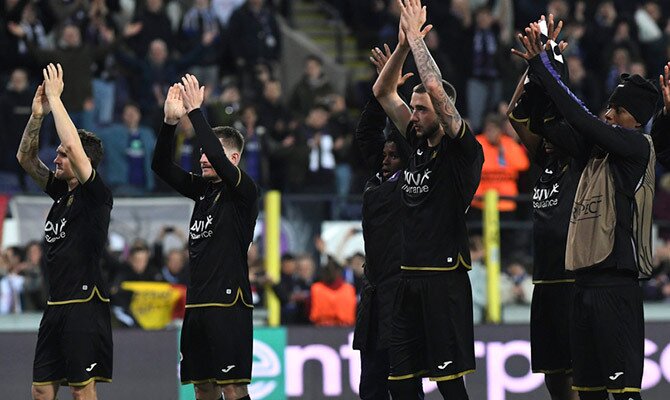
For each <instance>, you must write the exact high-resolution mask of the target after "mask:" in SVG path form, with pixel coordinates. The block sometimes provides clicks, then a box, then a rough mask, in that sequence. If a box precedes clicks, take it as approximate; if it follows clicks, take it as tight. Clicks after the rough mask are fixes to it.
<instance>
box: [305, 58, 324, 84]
mask: <svg viewBox="0 0 670 400" xmlns="http://www.w3.org/2000/svg"><path fill="white" fill-rule="evenodd" d="M321 67H322V66H321V63H320V62H319V61H317V60H314V59H309V60H307V62H306V63H305V75H307V78H309V79H311V80H317V79H319V78H320V77H321Z"/></svg>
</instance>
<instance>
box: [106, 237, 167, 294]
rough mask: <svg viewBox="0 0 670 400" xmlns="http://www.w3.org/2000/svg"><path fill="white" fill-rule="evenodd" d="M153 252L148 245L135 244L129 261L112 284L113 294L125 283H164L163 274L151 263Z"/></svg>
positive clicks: (129, 254)
mask: <svg viewBox="0 0 670 400" xmlns="http://www.w3.org/2000/svg"><path fill="white" fill-rule="evenodd" d="M150 261H151V251H150V250H149V247H148V246H147V245H146V244H135V245H133V247H131V248H130V252H129V253H128V259H127V260H126V262H125V264H124V265H123V267H122V270H121V271H120V272H119V274H118V275H117V276H116V279H115V282H114V283H113V284H112V292H113V293H114V292H116V291H118V289H120V287H121V284H122V283H123V282H130V281H149V282H160V281H162V278H161V273H160V272H159V271H158V270H157V268H156V267H155V266H153V265H152V264H151V263H150Z"/></svg>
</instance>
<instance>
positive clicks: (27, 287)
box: [0, 0, 670, 325]
mask: <svg viewBox="0 0 670 400" xmlns="http://www.w3.org/2000/svg"><path fill="white" fill-rule="evenodd" d="M424 4H425V5H426V6H427V8H428V22H429V23H433V24H434V25H435V28H434V29H433V30H432V31H431V32H430V34H429V35H428V36H427V37H426V43H427V46H428V48H429V49H430V51H431V53H432V54H433V57H434V58H435V61H436V63H437V65H438V66H439V67H440V70H441V71H442V74H443V76H444V77H445V78H446V79H448V80H449V81H450V82H452V83H453V85H454V86H455V88H456V89H457V92H458V97H457V107H458V109H459V110H460V111H461V113H462V114H463V115H464V117H466V119H467V120H468V122H469V123H470V125H471V127H472V129H473V132H475V133H476V134H477V135H478V136H477V138H478V140H479V141H480V142H481V143H482V146H483V148H484V153H485V163H484V167H483V170H482V178H481V185H480V188H479V190H478V194H483V193H484V192H485V191H486V190H488V189H496V190H498V192H499V194H500V195H501V196H507V197H505V198H504V199H503V200H501V201H500V203H499V205H498V208H499V211H500V213H501V221H503V222H502V223H503V228H506V227H508V228H509V230H507V231H505V229H503V233H504V234H503V237H502V254H503V269H504V271H503V272H504V276H503V278H504V279H503V282H502V284H501V294H502V299H503V301H504V302H505V303H507V304H529V303H530V295H531V291H532V284H531V278H530V271H532V262H531V258H530V254H531V252H530V246H531V245H532V243H530V239H529V234H528V229H527V228H528V227H529V221H530V215H531V205H530V201H531V200H532V186H533V183H534V180H535V178H536V177H537V176H538V171H537V170H536V167H535V166H533V165H532V163H530V162H529V158H528V155H527V152H526V151H525V149H524V148H523V147H522V146H521V145H520V143H519V139H518V137H516V136H515V133H514V131H513V129H512V128H511V126H510V125H509V123H508V122H507V119H506V116H505V110H506V107H507V101H508V100H509V99H510V98H511V96H512V92H513V90H514V88H515V86H516V83H517V80H518V78H519V76H520V75H521V73H522V72H523V71H524V69H525V63H524V62H523V61H522V60H520V59H519V58H517V57H513V56H511V55H510V51H509V49H510V48H512V47H514V46H517V45H518V44H517V43H516V39H515V37H514V36H515V33H516V32H518V31H519V30H520V29H522V28H523V27H525V26H527V24H528V22H530V21H532V20H535V19H536V18H537V17H538V16H539V15H541V14H548V13H552V14H553V15H554V16H555V18H556V19H558V20H562V21H563V22H564V27H563V31H562V34H561V39H563V40H565V41H567V42H568V43H569V46H568V48H567V50H566V51H565V56H566V59H567V65H568V68H569V75H570V84H569V86H570V87H571V89H572V90H573V91H574V92H575V93H576V94H577V96H578V97H580V98H581V99H582V100H583V101H584V103H585V104H586V105H587V106H588V107H589V109H590V110H591V111H592V112H593V113H595V114H602V112H603V111H604V110H605V107H606V103H607V97H608V95H609V93H610V92H611V91H612V89H613V88H614V87H615V86H616V85H617V83H618V77H619V75H620V74H621V73H624V72H629V73H637V74H640V75H642V76H645V77H647V78H650V79H652V80H657V79H658V75H659V74H660V73H662V68H663V66H664V65H665V63H666V62H667V61H668V60H670V1H666V0H656V1H655V0H651V1H645V0H599V1H598V0H593V1H583V0H425V1H424ZM399 15H400V12H399V8H398V4H397V3H396V0H369V1H356V0H311V1H310V0H275V1H272V0H2V4H0V54H2V57H0V143H1V145H0V152H1V153H2V154H0V193H4V195H5V196H13V195H17V194H37V193H38V192H39V190H38V189H37V188H36V187H35V186H34V185H33V184H32V183H31V182H30V180H29V178H28V177H27V176H26V175H25V174H24V173H23V171H22V170H21V168H20V167H19V165H18V162H17V161H16V158H15V154H16V150H17V148H18V144H19V141H20V138H21V135H22V132H23V129H24V127H25V125H26V123H27V120H28V118H29V116H30V112H31V111H30V105H31V101H32V98H33V94H34V90H35V88H36V86H37V84H39V82H40V81H41V68H42V67H43V66H44V65H45V64H46V63H47V62H59V63H60V64H61V65H62V66H63V68H64V71H65V90H64V92H63V96H62V97H63V101H64V103H65V106H66V108H67V110H68V111H69V113H70V115H71V117H72V119H73V121H74V122H75V124H76V125H77V126H78V127H80V128H85V129H88V130H90V131H93V132H95V133H96V134H97V135H98V136H99V137H100V138H101V139H102V141H103V144H104V148H105V157H104V160H103V163H102V165H101V167H100V171H101V174H102V176H103V177H104V179H105V181H106V182H107V184H108V185H109V186H110V187H111V188H112V189H113V192H114V194H115V196H116V197H121V196H129V197H148V196H170V195H174V194H175V193H174V192H172V191H171V190H170V188H169V187H168V186H167V185H165V184H164V183H163V182H161V181H160V180H159V179H157V178H155V177H154V175H153V172H152V171H151V168H150V164H151V157H152V155H153V147H154V143H155V140H156V134H157V133H158V131H159V129H160V125H161V122H162V106H163V102H164V100H165V95H166V92H167V88H168V87H169V86H170V85H171V84H172V83H174V82H176V81H177V79H178V78H179V77H180V76H181V75H182V74H183V73H186V72H190V73H192V74H195V75H196V76H197V77H198V78H199V80H200V82H201V83H202V84H204V85H205V87H206V93H207V100H206V105H205V113H206V116H207V118H208V120H209V122H210V124H212V125H232V126H235V127H236V128H237V129H239V130H240V131H241V132H242V133H243V134H244V136H245V138H246V148H245V152H244V156H243V164H242V168H243V169H245V171H246V172H247V173H248V174H249V175H250V176H251V177H253V178H254V180H255V181H256V182H257V183H258V184H259V186H260V187H261V188H262V189H263V190H270V189H277V190H280V191H281V192H282V193H283V194H284V195H286V196H289V197H290V196H291V195H296V196H304V195H312V194H314V195H318V196H325V197H326V198H334V199H339V200H337V201H332V202H330V203H329V206H328V209H327V211H324V212H322V211H318V210H320V209H321V207H316V208H317V209H318V210H317V211H314V210H304V209H303V210H301V212H300V213H299V214H300V215H301V217H304V218H308V219H310V218H311V221H310V222H309V223H311V224H314V225H318V224H320V222H321V220H323V219H345V220H347V219H348V220H355V219H360V194H361V192H362V188H363V183H364V182H365V180H366V179H367V178H369V176H370V175H371V172H370V171H368V170H367V169H366V167H365V165H364V162H363V159H362V157H361V155H360V154H359V152H358V149H357V147H356V144H355V143H354V140H353V136H354V130H355V126H356V122H357V119H358V116H359V114H360V110H361V108H362V107H363V105H364V104H365V103H366V101H367V99H368V98H369V96H370V95H371V87H372V84H373V82H374V79H375V78H376V74H375V73H374V69H373V68H372V66H371V65H370V63H369V61H367V56H368V51H369V49H370V48H371V47H373V46H381V44H383V43H388V44H389V45H390V46H391V48H393V46H394V45H395V43H396V42H397V34H398V19H399ZM295 35H299V36H300V35H302V36H301V37H304V38H305V41H306V42H308V43H309V45H308V46H307V47H306V49H307V50H306V51H304V52H303V54H305V56H304V57H300V58H295V57H292V56H287V54H293V53H290V52H291V51H292V47H293V42H291V45H289V44H287V42H286V40H287V38H289V37H291V38H292V37H295ZM405 69H406V70H408V71H415V67H414V64H413V60H412V57H411V56H410V57H409V59H408V62H407V64H406V68H405ZM333 71H335V72H333ZM337 71H339V72H337ZM342 71H343V72H342ZM288 76H294V77H296V78H294V79H288ZM290 81H291V84H290V85H289V84H288V82H290ZM418 82H419V78H418V74H415V76H414V77H413V78H412V79H410V81H408V83H407V84H406V85H405V86H404V87H402V88H401V89H400V90H401V93H402V94H403V95H404V96H406V97H408V95H409V93H411V88H412V86H413V85H414V84H417V83H418ZM668 134H670V132H669V133H668ZM57 144H58V137H57V135H56V133H55V127H54V125H53V120H49V119H48V118H47V119H46V120H45V122H44V125H43V128H42V134H41V136H40V149H41V151H40V154H41V158H42V159H43V160H44V161H45V163H46V164H47V165H51V164H50V161H51V160H52V159H53V158H54V149H55V147H56V146H57ZM174 157H175V160H176V162H177V163H179V164H180V165H181V167H182V168H184V169H185V170H188V171H193V172H196V173H197V172H198V171H199V158H200V152H199V146H198V144H197V143H196V141H195V138H194V132H193V128H192V126H191V125H190V124H189V123H188V120H184V121H182V122H180V124H179V126H178V129H177V141H176V143H175V153H174ZM321 198H323V197H321ZM472 206H473V208H472V212H471V214H472V217H471V219H472V229H473V232H474V235H473V237H472V245H471V253H472V256H473V264H474V265H473V271H472V273H471V278H472V281H473V293H474V296H475V297H474V300H475V308H478V309H482V308H483V307H484V306H485V304H486V289H485V282H486V278H485V268H484V267H483V258H484V251H483V245H482V241H481V237H480V236H478V234H477V233H478V232H479V230H480V227H481V222H480V220H481V212H480V210H481V207H482V204H481V201H479V200H475V201H474V202H473V205H472ZM303 208H304V207H303ZM308 208H309V207H308ZM295 213H296V212H295V211H294V213H293V214H294V215H295ZM654 214H655V222H656V223H657V225H658V228H659V229H658V235H659V237H660V240H659V241H658V245H657V246H656V251H655V253H656V256H655V262H656V263H657V264H658V265H659V268H658V269H657V272H656V275H655V276H654V277H652V279H651V280H650V281H648V282H645V283H644V284H643V285H644V293H645V296H646V298H647V299H648V300H653V301H670V244H668V242H667V240H668V239H670V222H669V221H670V173H669V172H668V171H664V170H662V168H661V167H658V170H657V185H656V199H655V206H654ZM290 215H291V213H290V212H289V218H290ZM185 229H186V226H184V227H173V226H165V227H163V228H162V229H161V231H160V233H159V234H158V236H157V237H155V238H135V239H134V240H121V239H118V238H117V239H114V238H111V239H110V245H109V251H108V254H107V256H106V257H105V260H104V264H105V271H106V273H107V274H108V280H109V282H110V285H111V288H112V293H115V294H118V295H117V296H116V299H115V302H116V304H117V305H120V306H123V304H124V302H126V301H127V299H125V298H124V295H123V291H122V290H119V288H120V286H121V283H122V282H124V281H164V282H169V283H172V284H185V283H186V282H187V280H188V255H187V253H186V252H185V249H184V246H185V244H186V236H185V235H184V233H183V232H182V230H185ZM317 231H318V229H317ZM505 232H506V233H505ZM167 236H173V239H174V240H173V242H172V243H174V242H175V241H176V242H178V243H181V245H180V246H171V247H169V248H167V247H166V246H164V245H163V239H164V238H165V237H167ZM315 237H316V239H314V240H313V242H312V241H311V240H310V243H308V244H307V245H304V246H301V247H300V248H297V249H291V251H290V252H289V251H287V252H285V254H283V256H282V267H281V269H282V275H281V279H280V280H279V281H276V282H275V281H271V280H270V279H269V278H268V277H267V276H266V274H265V273H264V266H263V265H264V264H263V260H262V257H261V256H260V253H261V252H259V251H258V245H254V246H252V248H251V250H250V255H249V273H250V278H251V280H252V285H253V287H254V302H255V303H256V304H258V305H261V304H262V302H263V296H264V290H263V288H271V290H273V291H274V292H275V293H276V294H277V296H278V297H279V299H280V301H281V303H282V310H283V313H282V319H283V321H282V322H284V323H316V324H322V325H352V324H353V322H354V319H353V314H352V310H353V312H355V307H356V296H357V295H358V294H359V293H360V289H361V287H362V286H361V282H362V271H363V268H362V266H363V263H364V255H363V254H360V253H352V254H345V255H341V254H340V255H337V256H336V255H333V254H327V253H326V252H325V250H324V249H325V247H324V246H323V243H322V240H321V239H320V237H319V236H318V235H315ZM35 239H38V238H35ZM42 265H43V258H42V248H41V243H40V241H33V242H30V243H25V244H24V245H21V246H11V247H7V248H3V249H2V255H1V258H0V272H1V274H2V278H1V279H0V313H13V312H21V311H25V310H39V309H41V308H43V307H44V304H45V291H44V279H45V278H44V276H43V274H42ZM482 282H483V283H482ZM333 304H336V305H337V307H338V310H337V312H336V313H334V314H333V313H332V312H331V313H328V312H326V311H328V310H329V309H330V308H332V307H331V306H332V305H333ZM119 310H121V309H119ZM322 314H328V315H322ZM117 317H118V318H119V320H120V321H123V315H122V311H119V314H118V315H117ZM126 324H130V323H126Z"/></svg>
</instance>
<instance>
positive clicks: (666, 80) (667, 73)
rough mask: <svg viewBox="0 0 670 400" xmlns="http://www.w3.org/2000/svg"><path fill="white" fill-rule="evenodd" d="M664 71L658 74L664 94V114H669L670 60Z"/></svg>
mask: <svg viewBox="0 0 670 400" xmlns="http://www.w3.org/2000/svg"><path fill="white" fill-rule="evenodd" d="M663 73H664V74H663V75H659V76H658V83H659V84H660V88H661V94H662V95H663V115H668V113H669V112H670V61H669V62H668V63H667V64H666V66H665V67H663Z"/></svg>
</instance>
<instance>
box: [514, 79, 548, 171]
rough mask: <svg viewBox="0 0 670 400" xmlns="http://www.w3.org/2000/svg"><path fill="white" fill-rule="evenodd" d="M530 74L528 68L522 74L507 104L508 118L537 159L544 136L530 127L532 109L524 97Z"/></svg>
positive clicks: (533, 156) (533, 157)
mask: <svg viewBox="0 0 670 400" xmlns="http://www.w3.org/2000/svg"><path fill="white" fill-rule="evenodd" d="M527 76H528V70H526V72H524V73H523V75H521V79H519V83H517V85H516V89H515V91H514V94H513V95H512V99H511V100H510V102H509V105H508V106H507V118H508V119H509V122H510V124H511V125H512V128H514V131H516V133H517V134H518V135H519V138H520V139H521V142H522V143H523V145H524V146H526V150H528V153H529V154H530V157H531V158H532V159H533V160H535V156H536V155H537V152H538V151H540V147H541V145H542V137H540V136H539V135H537V134H535V133H533V132H531V131H530V129H529V128H528V125H529V121H530V110H529V106H530V104H528V102H527V101H525V100H527V97H525V98H522V96H523V95H525V94H526V93H525V92H524V88H523V86H524V82H525V80H526V77H527Z"/></svg>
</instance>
